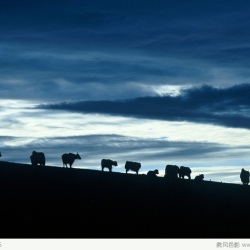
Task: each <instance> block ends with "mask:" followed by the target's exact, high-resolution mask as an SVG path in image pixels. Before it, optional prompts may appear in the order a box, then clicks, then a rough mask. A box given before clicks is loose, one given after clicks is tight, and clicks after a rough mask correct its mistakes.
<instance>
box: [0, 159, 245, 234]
mask: <svg viewBox="0 0 250 250" xmlns="http://www.w3.org/2000/svg"><path fill="white" fill-rule="evenodd" d="M0 190H1V206H0V225H1V229H0V238H250V230H249V229H248V227H249V223H250V187H248V186H247V187H245V186H242V185H235V184H223V183H216V182H209V181H203V182H201V183H199V182H198V183H197V182H195V181H194V180H178V181H174V182H173V181H167V180H166V179H165V178H163V177H158V178H156V179H149V178H148V177H147V176H143V175H139V176H136V175H134V174H127V175H126V174H123V173H108V172H101V171H95V170H81V169H63V168H58V167H32V166H30V165H25V164H14V163H6V162H0Z"/></svg>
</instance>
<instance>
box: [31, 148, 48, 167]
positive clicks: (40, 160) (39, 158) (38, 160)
mask: <svg viewBox="0 0 250 250" xmlns="http://www.w3.org/2000/svg"><path fill="white" fill-rule="evenodd" d="M30 160H31V164H32V166H37V165H38V164H39V165H40V166H45V155H44V153H43V152H36V151H33V152H32V155H31V156H30Z"/></svg>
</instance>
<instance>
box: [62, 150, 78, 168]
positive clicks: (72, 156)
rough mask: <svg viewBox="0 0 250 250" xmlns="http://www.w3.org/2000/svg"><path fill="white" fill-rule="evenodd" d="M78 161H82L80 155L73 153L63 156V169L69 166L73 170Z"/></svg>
mask: <svg viewBox="0 0 250 250" xmlns="http://www.w3.org/2000/svg"><path fill="white" fill-rule="evenodd" d="M76 159H78V160H81V157H80V155H79V154H78V153H77V154H73V153H68V154H63V155H62V162H63V167H64V166H65V167H66V168H67V167H68V166H67V164H69V167H70V168H71V167H72V165H73V163H74V161H75V160H76Z"/></svg>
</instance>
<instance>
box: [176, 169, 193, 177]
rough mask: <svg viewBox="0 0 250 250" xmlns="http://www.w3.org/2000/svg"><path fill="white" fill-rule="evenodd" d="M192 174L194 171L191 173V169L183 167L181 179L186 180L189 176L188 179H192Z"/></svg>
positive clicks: (180, 174) (180, 173)
mask: <svg viewBox="0 0 250 250" xmlns="http://www.w3.org/2000/svg"><path fill="white" fill-rule="evenodd" d="M191 173H192V171H191V169H190V168H189V167H183V166H181V167H180V171H179V178H182V179H184V178H185V176H187V177H188V179H191Z"/></svg>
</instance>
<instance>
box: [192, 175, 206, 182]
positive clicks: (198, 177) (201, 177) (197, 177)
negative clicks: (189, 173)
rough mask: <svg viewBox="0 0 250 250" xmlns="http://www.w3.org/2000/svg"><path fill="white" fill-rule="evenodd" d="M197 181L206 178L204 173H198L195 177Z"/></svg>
mask: <svg viewBox="0 0 250 250" xmlns="http://www.w3.org/2000/svg"><path fill="white" fill-rule="evenodd" d="M194 179H195V180H196V181H203V179H204V174H200V175H196V176H195V178H194Z"/></svg>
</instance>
